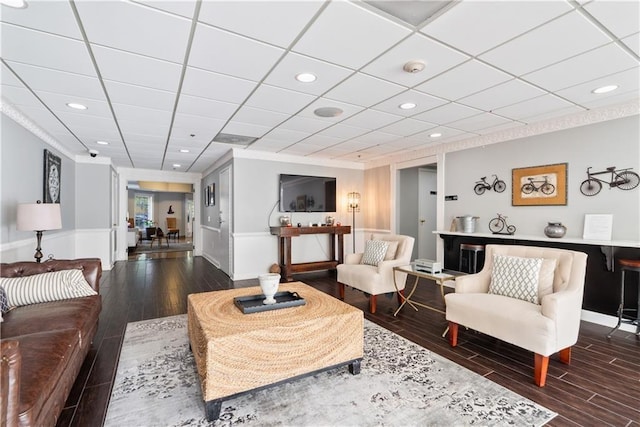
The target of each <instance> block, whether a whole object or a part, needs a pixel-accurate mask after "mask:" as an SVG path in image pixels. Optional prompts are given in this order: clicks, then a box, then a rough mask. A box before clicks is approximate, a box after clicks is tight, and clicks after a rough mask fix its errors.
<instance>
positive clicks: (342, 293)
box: [338, 283, 344, 300]
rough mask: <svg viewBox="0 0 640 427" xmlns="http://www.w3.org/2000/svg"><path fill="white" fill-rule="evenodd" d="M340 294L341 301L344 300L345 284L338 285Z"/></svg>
mask: <svg viewBox="0 0 640 427" xmlns="http://www.w3.org/2000/svg"><path fill="white" fill-rule="evenodd" d="M338 292H340V299H341V300H343V299H344V283H338Z"/></svg>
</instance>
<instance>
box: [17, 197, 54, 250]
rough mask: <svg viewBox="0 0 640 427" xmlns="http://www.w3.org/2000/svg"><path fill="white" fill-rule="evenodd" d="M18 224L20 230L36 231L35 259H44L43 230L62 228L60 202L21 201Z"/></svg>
mask: <svg viewBox="0 0 640 427" xmlns="http://www.w3.org/2000/svg"><path fill="white" fill-rule="evenodd" d="M16 226H17V228H18V230H22V231H35V232H36V238H37V239H38V246H37V247H36V254H35V256H34V257H35V259H36V262H40V260H41V259H42V248H41V247H40V246H41V242H42V232H43V231H46V230H58V229H60V228H62V217H61V215H60V204H59V203H42V202H41V201H40V200H38V202H37V203H21V204H19V205H18V213H17V221H16Z"/></svg>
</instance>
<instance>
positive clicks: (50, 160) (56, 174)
mask: <svg viewBox="0 0 640 427" xmlns="http://www.w3.org/2000/svg"><path fill="white" fill-rule="evenodd" d="M61 178H62V161H61V160H60V157H58V156H56V155H55V154H53V153H52V152H51V151H49V150H44V185H43V188H44V189H43V196H42V199H43V200H44V202H45V203H60V183H61Z"/></svg>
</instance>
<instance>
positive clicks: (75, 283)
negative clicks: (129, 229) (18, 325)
mask: <svg viewBox="0 0 640 427" xmlns="http://www.w3.org/2000/svg"><path fill="white" fill-rule="evenodd" d="M0 286H2V287H3V288H4V289H5V291H6V292H7V301H8V303H9V306H10V307H17V306H21V305H29V304H37V303H41V302H49V301H58V300H64V299H70V298H79V297H86V296H90V295H97V294H98V293H97V292H96V291H95V290H94V289H93V288H92V287H91V286H90V285H89V284H88V283H87V281H86V280H85V278H84V276H83V275H82V271H81V270H77V269H75V270H61V271H52V272H49V273H42V274H34V275H32V276H24V277H3V278H1V279H0Z"/></svg>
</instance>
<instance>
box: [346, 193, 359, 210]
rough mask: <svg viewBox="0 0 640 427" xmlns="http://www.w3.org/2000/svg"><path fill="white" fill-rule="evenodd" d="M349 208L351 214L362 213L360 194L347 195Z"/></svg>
mask: <svg viewBox="0 0 640 427" xmlns="http://www.w3.org/2000/svg"><path fill="white" fill-rule="evenodd" d="M347 207H348V208H349V212H352V211H354V212H360V193H356V192H352V193H349V194H347Z"/></svg>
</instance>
